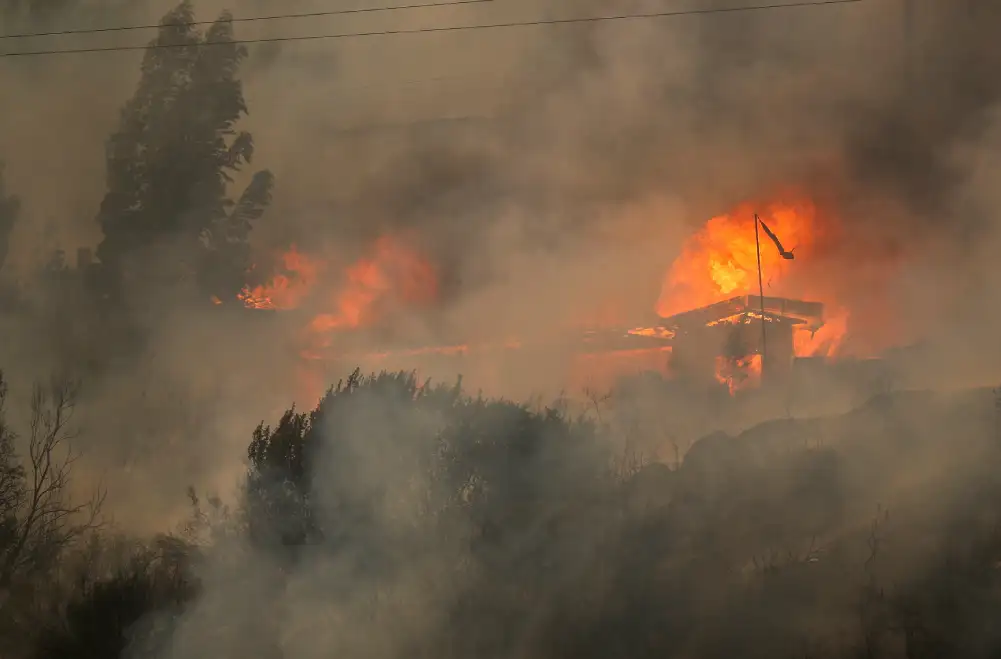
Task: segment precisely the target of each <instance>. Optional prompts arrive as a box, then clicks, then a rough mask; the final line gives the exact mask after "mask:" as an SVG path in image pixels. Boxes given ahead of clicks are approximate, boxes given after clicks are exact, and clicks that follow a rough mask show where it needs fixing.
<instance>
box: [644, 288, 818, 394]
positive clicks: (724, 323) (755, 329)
mask: <svg viewBox="0 0 1001 659" xmlns="http://www.w3.org/2000/svg"><path fill="white" fill-rule="evenodd" d="M823 316H824V306H823V304H821V303H819V302H806V301H802V300H792V299H788V298H782V297H764V298H759V297H755V296H750V295H742V296H739V297H734V298H730V299H729V300H724V301H723V302H718V303H716V304H710V305H708V306H705V307H701V308H699V309H692V310H690V311H684V312H681V313H678V314H675V315H673V316H670V317H668V318H665V319H664V320H663V321H662V323H661V326H660V329H661V330H662V332H663V333H667V332H670V333H671V334H672V335H673V340H672V347H673V361H672V369H673V370H674V371H675V372H676V373H678V374H684V375H685V376H688V377H693V378H695V379H709V378H713V377H714V378H716V379H717V380H719V381H722V382H727V383H730V385H731V387H738V388H739V386H740V385H741V384H742V383H744V382H754V381H760V382H762V383H768V382H782V381H785V380H787V378H788V376H789V373H790V371H791V368H792V363H793V358H794V356H795V347H794V346H795V342H794V333H796V332H809V333H810V334H814V333H815V332H816V331H817V330H819V329H820V328H821V327H822V326H823V324H824V320H823Z"/></svg>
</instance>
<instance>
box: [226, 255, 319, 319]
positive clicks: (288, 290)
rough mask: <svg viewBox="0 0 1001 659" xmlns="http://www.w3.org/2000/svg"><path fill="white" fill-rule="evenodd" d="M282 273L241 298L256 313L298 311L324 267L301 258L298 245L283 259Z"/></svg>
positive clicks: (242, 293) (244, 291) (282, 257)
mask: <svg viewBox="0 0 1001 659" xmlns="http://www.w3.org/2000/svg"><path fill="white" fill-rule="evenodd" d="M281 263H282V270H283V271H284V272H279V273H277V274H275V275H274V276H273V277H272V278H271V280H270V281H268V282H267V283H266V284H261V285H259V286H256V287H254V288H253V289H250V288H247V287H245V288H244V289H243V291H241V292H240V294H239V295H238V296H237V297H238V298H239V299H240V300H241V301H242V302H243V303H244V305H246V306H247V307H249V308H252V309H294V308H296V307H298V306H299V305H300V304H302V301H303V300H304V299H305V298H306V297H307V296H308V295H309V293H310V290H311V289H312V287H313V285H314V284H315V283H316V280H317V277H318V275H319V273H320V271H321V270H322V266H321V264H320V263H318V262H316V261H313V260H312V259H310V258H308V257H306V256H305V255H304V254H301V253H300V252H299V250H298V249H297V248H296V246H295V245H292V246H291V247H290V248H289V251H287V252H285V253H284V254H282V255H281Z"/></svg>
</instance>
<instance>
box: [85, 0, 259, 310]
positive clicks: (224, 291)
mask: <svg viewBox="0 0 1001 659" xmlns="http://www.w3.org/2000/svg"><path fill="white" fill-rule="evenodd" d="M230 18H231V17H230V15H229V14H228V13H223V14H222V15H221V16H220V18H219V20H217V21H216V22H215V23H213V24H212V25H211V26H210V27H209V28H208V29H207V30H205V31H204V33H202V32H201V31H199V30H198V29H197V28H196V27H194V26H192V25H190V23H191V22H193V21H194V20H195V15H194V9H193V7H192V4H191V3H190V2H188V1H185V2H182V3H181V4H179V5H178V6H177V7H176V8H174V9H173V10H172V11H170V12H169V13H168V14H167V15H166V16H164V18H163V19H162V20H161V22H160V30H159V33H158V35H157V37H156V39H154V40H153V41H152V42H151V44H152V45H157V46H171V47H169V48H150V49H149V50H147V51H146V53H145V56H144V59H143V63H142V77H141V79H140V81H139V85H138V87H137V89H136V91H135V94H134V95H133V97H132V98H131V99H130V100H129V101H128V102H127V103H126V104H125V106H124V107H123V109H122V111H121V116H120V119H119V126H118V129H117V130H116V131H115V132H114V133H113V134H112V135H111V137H110V138H109V140H108V143H107V150H106V151H107V153H106V162H107V186H108V190H107V193H106V194H105V197H104V200H103V202H102V204H101V208H100V211H99V213H98V222H99V223H100V225H101V228H102V230H103V232H104V239H103V241H102V242H101V244H100V245H99V247H98V251H97V254H98V257H99V258H100V259H101V261H102V263H103V264H104V265H105V266H106V267H107V268H109V269H110V270H111V271H112V272H113V273H114V275H115V277H117V278H119V279H123V278H124V279H128V278H130V277H131V276H133V274H137V273H134V272H133V270H140V269H141V270H143V271H145V272H144V274H146V275H147V276H148V272H149V269H150V266H149V258H150V256H151V250H153V248H154V247H156V249H158V250H160V251H163V250H167V253H166V254H159V256H158V258H160V259H163V260H165V261H166V262H167V264H168V266H167V267H166V272H167V275H166V276H167V277H168V278H169V279H171V280H191V281H197V282H198V284H199V285H200V287H201V289H202V292H203V293H205V294H206V295H215V296H217V297H218V298H219V299H221V300H228V299H232V298H234V297H235V295H236V293H237V292H238V291H239V290H240V287H242V285H243V283H244V281H243V278H242V275H243V273H245V272H246V271H247V270H248V268H249V266H250V263H249V261H248V258H249V253H248V250H247V248H246V241H247V238H248V235H249V233H250V230H251V227H252V224H253V222H255V221H256V220H258V219H259V218H260V217H261V215H262V214H263V212H264V209H265V208H266V207H267V205H268V204H269V203H270V199H271V189H272V185H273V177H272V175H271V174H270V173H269V172H266V171H262V172H258V173H257V174H256V175H255V176H254V177H253V179H252V180H251V182H250V184H249V185H248V186H247V188H246V189H245V190H244V191H243V193H242V195H241V197H240V198H239V201H238V202H234V201H233V200H232V199H230V198H229V196H228V195H227V189H228V186H229V184H231V183H232V182H233V180H234V175H235V174H236V173H237V172H239V171H240V170H241V169H242V167H243V166H244V165H245V164H248V163H250V162H251V160H252V158H253V154H254V143H253V138H252V137H251V135H250V133H248V132H246V131H238V130H237V128H236V125H237V123H238V122H239V120H240V118H241V117H242V116H243V115H245V114H246V113H247V106H246V102H245V100H244V96H243V85H242V82H241V81H240V80H239V78H238V73H239V69H240V64H241V63H242V61H243V60H244V58H245V57H246V49H245V48H244V47H243V46H241V45H239V44H236V43H233V29H232V22H231V21H230ZM207 42H211V43H213V44H215V45H213V46H211V47H205V46H204V45H203V44H205V43H207Z"/></svg>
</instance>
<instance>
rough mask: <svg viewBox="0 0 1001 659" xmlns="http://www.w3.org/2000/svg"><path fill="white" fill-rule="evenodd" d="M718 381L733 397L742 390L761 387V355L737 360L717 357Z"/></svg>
mask: <svg viewBox="0 0 1001 659" xmlns="http://www.w3.org/2000/svg"><path fill="white" fill-rule="evenodd" d="M716 380H717V381H718V382H719V383H720V384H725V385H726V386H727V388H728V389H729V390H730V395H731V396H732V395H734V394H736V393H737V392H738V391H740V390H741V389H746V388H748V387H752V386H757V385H759V384H760V383H761V355H748V356H746V357H739V358H736V359H733V358H727V357H717V358H716Z"/></svg>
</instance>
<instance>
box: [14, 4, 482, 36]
mask: <svg viewBox="0 0 1001 659" xmlns="http://www.w3.org/2000/svg"><path fill="white" fill-rule="evenodd" d="M493 1H494V0H448V1H447V2H425V3H419V4H410V5H395V6H391V7H365V8H361V9H334V10H329V11H311V12H305V13H300V14H274V15H271V16H248V17H245V18H232V17H230V18H227V19H226V20H225V22H226V23H251V22H260V21H278V20H284V19H293V18H319V17H321V16H344V15H348V14H370V13H374V12H379V11H402V10H405V9H429V8H433V7H454V6H456V5H479V4H484V3H488V2H493ZM215 22H216V21H189V22H180V23H166V24H164V23H156V24H149V25H117V26H113V27H97V28H81V29H79V30H58V31H55V32H23V33H20V34H0V40H3V39H29V38H32V37H59V36H65V35H71V34H100V33H103V32H130V31H133V30H155V29H159V28H162V27H195V26H198V25H212V24H214V23H215Z"/></svg>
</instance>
